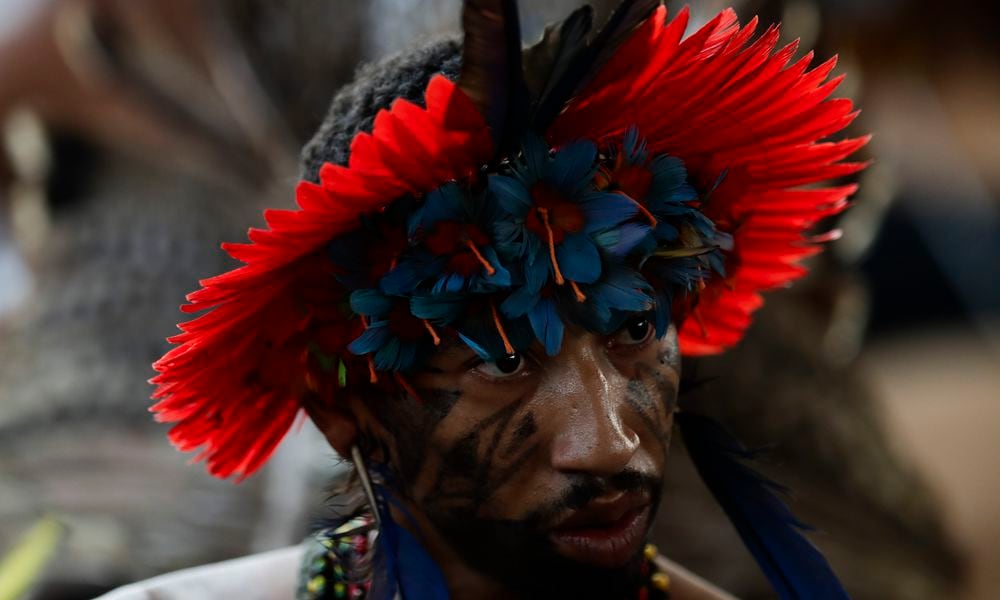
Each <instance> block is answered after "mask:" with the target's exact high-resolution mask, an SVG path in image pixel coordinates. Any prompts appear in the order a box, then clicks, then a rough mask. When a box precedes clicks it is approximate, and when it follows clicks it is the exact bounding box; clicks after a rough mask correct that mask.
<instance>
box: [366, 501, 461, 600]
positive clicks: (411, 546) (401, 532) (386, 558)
mask: <svg viewBox="0 0 1000 600" xmlns="http://www.w3.org/2000/svg"><path fill="white" fill-rule="evenodd" d="M373 487H374V490H375V497H376V506H375V507H373V509H374V510H377V511H378V514H379V519H378V521H379V533H378V538H376V542H375V544H376V547H375V559H374V561H373V564H372V586H371V589H370V590H369V596H368V597H369V598H371V599H372V600H396V599H397V598H402V600H424V599H427V600H448V597H449V596H448V585H447V584H446V583H445V579H444V574H443V573H441V569H440V568H439V567H438V566H437V563H435V562H434V559H432V558H431V556H430V554H428V553H427V550H425V549H424V547H423V546H422V545H421V544H420V542H419V541H417V539H416V538H415V537H414V536H413V534H411V533H410V532H409V531H407V530H406V528H404V527H401V526H400V525H399V524H398V523H396V522H395V521H394V520H393V519H392V514H391V513H390V511H389V508H388V507H389V503H393V505H394V506H397V508H399V509H400V512H401V513H402V514H406V510H405V508H404V507H402V506H401V505H399V504H398V503H396V502H395V501H394V500H393V499H392V495H391V492H389V491H388V490H387V489H386V488H385V487H384V486H382V485H379V484H374V485H373Z"/></svg>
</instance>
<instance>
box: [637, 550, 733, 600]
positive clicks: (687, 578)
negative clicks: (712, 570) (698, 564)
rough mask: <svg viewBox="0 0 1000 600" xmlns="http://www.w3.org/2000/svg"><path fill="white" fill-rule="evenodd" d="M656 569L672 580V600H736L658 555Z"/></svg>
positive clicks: (654, 559)
mask: <svg viewBox="0 0 1000 600" xmlns="http://www.w3.org/2000/svg"><path fill="white" fill-rule="evenodd" d="M653 562H654V563H655V564H656V567H657V568H658V569H659V570H660V572H662V573H666V574H667V576H668V577H669V578H670V598H671V600H736V597H735V596H733V595H732V594H730V593H729V592H726V591H725V590H722V589H721V588H719V587H716V586H714V585H712V584H711V583H709V582H708V581H705V580H704V579H702V578H701V577H699V576H698V575H695V574H694V573H692V572H691V571H688V570H687V569H685V568H684V567H682V566H680V565H679V564H677V563H675V562H673V561H671V560H669V559H667V558H666V557H665V556H662V555H659V554H657V555H656V556H655V557H654V558H653Z"/></svg>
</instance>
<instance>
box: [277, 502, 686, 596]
mask: <svg viewBox="0 0 1000 600" xmlns="http://www.w3.org/2000/svg"><path fill="white" fill-rule="evenodd" d="M377 533H378V532H377V529H376V528H375V527H374V519H372V517H371V516H370V515H368V514H364V515H360V516H358V517H355V518H353V519H350V520H348V521H346V522H344V523H343V524H341V525H339V526H336V527H328V528H326V529H322V530H320V531H319V532H317V533H316V534H314V535H313V536H312V537H311V538H310V540H309V542H307V543H308V547H307V549H306V553H305V557H304V558H303V561H302V571H301V573H300V576H299V587H298V590H297V592H296V595H295V597H296V600H330V599H335V600H341V599H346V600H364V599H365V598H367V596H368V591H369V588H370V587H371V578H370V574H371V565H372V554H373V553H372V552H371V550H372V549H373V548H374V542H375V536H376V535H377ZM656 555H657V551H656V547H655V546H653V545H652V544H647V545H646V547H645V548H644V549H643V560H642V566H641V567H640V569H641V574H642V578H643V580H644V583H643V585H642V587H640V588H639V593H638V596H637V600H669V598H670V594H669V592H668V590H669V588H670V577H669V576H668V575H667V574H666V573H665V572H663V571H661V570H660V569H659V568H657V566H656V562H655V558H656Z"/></svg>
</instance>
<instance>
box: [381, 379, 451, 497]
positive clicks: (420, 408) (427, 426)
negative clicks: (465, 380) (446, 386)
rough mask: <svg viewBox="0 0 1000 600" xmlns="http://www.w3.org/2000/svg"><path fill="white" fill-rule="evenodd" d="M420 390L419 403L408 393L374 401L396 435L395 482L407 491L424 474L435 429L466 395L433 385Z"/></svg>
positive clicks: (383, 422) (386, 426)
mask: <svg viewBox="0 0 1000 600" xmlns="http://www.w3.org/2000/svg"><path fill="white" fill-rule="evenodd" d="M419 393H420V397H421V399H422V402H419V403H418V402H415V401H414V400H412V399H411V398H408V397H406V396H398V397H381V398H378V399H375V400H374V401H373V405H374V410H375V412H376V414H379V415H384V416H383V417H382V418H381V419H380V420H381V423H382V425H383V427H385V428H386V430H387V431H388V432H389V433H390V435H392V437H393V443H394V446H395V450H396V452H395V454H393V455H391V462H392V463H393V464H394V466H395V469H394V471H395V473H394V474H395V476H396V480H395V482H394V483H395V484H396V487H397V488H401V491H407V492H408V490H409V487H410V486H411V485H412V484H413V482H414V481H416V477H417V475H418V474H419V473H420V469H421V467H422V466H423V463H424V457H425V456H426V455H427V446H428V444H429V443H430V439H431V437H432V436H433V434H434V430H435V429H437V427H438V425H440V424H441V421H443V420H444V419H445V417H447V416H448V414H449V413H450V412H451V410H452V409H453V408H454V407H455V404H456V403H457V402H458V400H459V399H460V398H461V396H462V393H461V391H459V390H442V389H433V388H421V389H420V390H419ZM385 456H386V457H387V458H388V457H389V456H390V455H388V454H386V455H385Z"/></svg>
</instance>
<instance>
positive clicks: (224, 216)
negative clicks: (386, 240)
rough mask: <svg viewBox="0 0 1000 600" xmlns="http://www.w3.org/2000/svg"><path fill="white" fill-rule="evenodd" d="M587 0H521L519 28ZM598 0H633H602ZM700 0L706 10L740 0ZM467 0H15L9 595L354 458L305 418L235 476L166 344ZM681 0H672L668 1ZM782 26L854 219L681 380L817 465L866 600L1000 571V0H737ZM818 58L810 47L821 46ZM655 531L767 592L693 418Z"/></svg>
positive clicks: (6, 206) (833, 526) (191, 554)
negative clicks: (829, 86)
mask: <svg viewBox="0 0 1000 600" xmlns="http://www.w3.org/2000/svg"><path fill="white" fill-rule="evenodd" d="M579 3H580V2H579V1H578V0H552V1H549V2H546V3H530V4H529V3H526V2H525V3H522V4H523V5H524V6H523V7H522V8H523V11H524V13H525V14H524V15H523V23H522V26H523V29H524V32H525V39H533V38H534V37H536V36H537V35H539V34H540V32H541V30H542V27H543V26H544V24H545V23H546V22H550V21H552V20H555V19H558V18H560V17H562V16H564V15H565V14H568V12H569V11H570V10H571V9H572V8H575V7H576V6H577V5H578V4H579ZM592 4H594V5H595V6H596V7H597V8H598V10H599V13H603V14H606V13H607V12H608V11H609V10H610V8H611V7H612V6H613V5H614V4H615V2H614V1H613V0H599V1H597V2H592ZM728 4H729V3H725V4H724V3H721V2H715V1H698V0H694V2H693V3H692V4H691V7H692V9H693V11H694V15H695V25H699V24H701V23H704V22H705V21H707V20H708V19H709V18H711V17H712V16H714V14H715V13H716V12H717V11H718V10H720V9H721V8H723V7H724V6H726V5H728ZM459 5H460V2H459V0H371V1H369V2H356V1H353V0H217V1H215V2H197V1H195V0H0V600H12V599H14V598H21V597H25V598H34V599H43V600H56V599H65V600H69V599H77V598H92V597H93V596H95V595H98V594H100V593H101V592H102V591H105V590H107V589H110V588H112V587H115V586H117V585H120V584H122V583H126V582H129V581H133V580H136V579H141V578H145V577H149V576H152V575H156V574H158V573H163V572H166V571H170V570H175V569H178V568H183V567H186V566H191V565H195V564H201V563H205V562H211V561H217V560H222V559H225V558H230V557H234V556H239V555H242V554H246V553H250V552H256V551H261V550H266V549H270V548H275V547H279V546H283V545H287V544H291V543H295V542H297V541H298V540H300V539H301V538H302V537H303V536H304V535H305V534H306V533H307V532H308V530H309V526H310V523H311V522H312V521H313V520H315V519H316V518H319V517H321V516H323V514H324V512H323V503H324V501H325V500H326V497H325V491H324V490H325V486H326V485H327V482H328V481H329V478H330V476H331V473H332V472H334V471H335V470H336V468H337V467H336V458H335V457H334V456H333V455H332V453H330V452H329V451H328V450H326V449H325V447H324V444H323V442H321V441H320V440H319V437H318V435H317V434H316V432H315V431H313V430H312V429H311V428H310V427H309V426H308V425H304V426H303V427H302V428H301V431H299V432H298V433H297V434H294V435H292V436H290V437H289V439H288V440H286V442H285V443H284V444H283V446H282V448H281V449H280V450H279V452H278V454H277V455H276V456H275V458H274V459H273V460H272V461H271V464H270V465H269V466H268V467H267V468H266V469H265V470H264V471H263V472H262V473H260V474H259V475H257V476H255V477H254V478H252V479H250V480H248V481H247V482H244V483H242V484H240V485H233V484H232V483H228V482H220V481H215V480H213V479H212V478H210V477H209V476H208V475H206V474H205V473H204V472H203V469H202V468H201V467H190V466H187V465H186V464H185V459H184V457H182V456H181V455H179V454H177V453H176V452H175V451H174V450H173V449H172V448H170V447H169V445H168V443H167V441H166V438H165V436H164V434H165V431H166V428H165V427H163V426H159V425H156V424H154V423H153V422H152V419H151V417H150V415H149V413H148V412H147V407H148V405H149V403H150V402H149V400H148V397H149V394H150V391H151V389H150V387H149V386H148V384H147V383H146V380H147V379H148V378H149V377H150V376H152V371H151V369H150V367H149V365H150V363H152V362H153V361H154V360H155V359H156V358H158V357H159V356H160V355H161V354H162V353H163V352H164V351H165V350H166V349H167V347H168V346H167V344H166V342H165V341H164V338H165V337H166V336H168V335H171V334H172V333H173V332H174V331H176V330H175V329H174V324H175V323H176V322H177V321H179V320H181V314H180V313H179V312H178V311H177V306H178V305H179V304H180V303H181V302H182V301H183V297H184V294H185V293H187V292H189V291H191V290H193V289H194V288H195V287H196V282H197V280H198V279H199V278H203V277H206V276H209V275H213V274H216V273H219V272H221V271H224V270H227V269H228V268H230V267H231V266H233V265H232V263H231V261H230V260H229V259H228V258H227V257H226V256H225V255H224V254H223V253H222V252H221V250H219V248H218V244H219V242H220V241H223V240H233V241H238V240H242V239H243V237H244V234H245V231H246V228H247V227H248V226H250V225H259V224H260V223H261V222H262V219H261V217H260V210H261V209H262V208H263V207H266V206H286V207H290V206H292V205H293V197H292V189H293V186H294V184H295V181H296V179H297V160H298V151H299V148H300V147H301V145H302V144H303V143H304V142H305V141H306V140H307V139H308V137H309V136H310V135H311V134H312V132H313V131H314V130H315V128H316V127H317V125H318V124H319V122H320V121H321V120H322V118H323V116H324V114H325V111H326V107H327V104H328V102H329V100H330V98H331V97H332V95H333V93H334V92H335V90H336V89H337V88H338V87H339V86H340V85H342V84H343V83H345V82H346V81H348V80H349V78H350V77H351V75H352V73H353V72H354V70H355V68H356V66H357V65H358V64H359V62H362V61H370V60H373V59H377V58H378V57H381V56H385V55H387V54H390V53H393V52H398V51H400V50H403V49H405V48H406V47H407V46H409V45H413V44H418V43H420V41H421V40H427V39H429V38H430V37H432V36H435V35H441V34H444V33H447V32H453V31H456V30H457V27H458V15H459ZM679 6H680V5H679V4H671V5H670V8H671V10H672V12H676V10H677V9H678V8H679ZM735 8H736V9H737V11H738V13H739V14H740V15H741V20H742V21H744V22H745V21H747V20H749V18H750V17H751V16H752V15H753V14H759V15H760V16H761V18H762V21H763V22H764V23H770V22H775V21H783V22H784V32H785V34H784V37H785V41H791V39H793V38H794V37H801V38H802V48H804V49H806V50H808V49H810V48H815V49H816V51H817V58H818V60H817V61H816V62H817V63H818V62H819V61H821V60H823V59H826V58H828V57H829V56H832V55H833V54H834V53H839V54H840V65H839V66H838V69H837V71H836V72H837V73H841V72H846V73H848V78H847V80H846V82H845V83H844V84H843V85H842V87H841V88H840V90H839V93H838V95H842V96H849V97H852V98H854V99H855V100H856V101H857V103H858V104H859V105H860V106H861V107H862V108H863V109H864V112H863V113H862V115H861V118H860V119H859V121H858V122H856V124H855V125H853V126H852V131H850V132H849V133H850V134H851V135H852V136H853V135H858V134H862V133H865V132H872V133H874V134H875V137H874V140H873V141H872V143H871V144H870V145H869V146H868V148H866V150H865V151H864V152H865V153H866V156H865V157H864V158H869V157H872V158H874V159H875V163H874V165H873V166H872V167H871V168H869V169H868V170H867V171H865V172H864V173H863V174H862V176H861V185H862V187H861V192H860V193H859V194H858V195H857V197H856V198H855V205H854V207H853V208H852V209H851V210H850V211H849V212H848V213H847V214H846V215H845V216H844V217H842V218H841V219H839V222H838V223H832V224H831V225H837V226H839V227H842V228H843V229H844V230H845V235H844V237H843V238H842V239H840V240H839V241H837V242H835V243H834V244H832V246H831V248H830V251H829V252H827V253H825V254H824V255H823V256H822V257H820V258H819V259H817V260H816V262H815V264H814V265H813V272H812V274H811V275H810V276H809V278H808V279H807V280H805V281H803V282H802V283H801V285H797V286H796V287H794V288H792V289H790V290H783V291H781V292H777V293H774V294H772V295H771V298H770V299H769V302H768V305H767V306H766V307H765V309H763V310H762V311H761V312H760V313H759V316H758V319H757V321H756V323H755V326H754V327H753V329H752V330H751V332H750V333H749V335H748V338H747V340H746V341H745V342H744V343H743V344H741V346H740V347H739V348H738V349H737V350H736V351H734V352H732V353H730V354H728V355H726V356H724V357H719V358H713V359H707V360H701V361H689V362H688V363H686V364H685V370H686V372H687V373H689V374H693V376H694V377H695V378H696V379H697V380H698V381H701V382H703V384H702V385H700V386H698V388H697V389H696V390H695V391H693V392H692V393H691V394H690V395H689V396H688V397H687V398H685V399H684V401H685V402H688V403H690V404H691V405H692V406H696V407H698V409H699V410H702V411H704V412H709V413H712V414H714V415H716V416H717V417H718V418H720V419H722V420H723V421H724V422H725V423H726V424H727V425H728V426H729V427H730V428H732V429H733V430H734V431H735V432H736V433H738V434H739V435H740V436H741V437H742V438H743V439H744V440H745V441H746V442H747V443H749V444H751V445H767V446H768V447H769V452H768V453H767V455H766V456H765V457H764V458H763V468H764V470H765V471H766V472H767V473H768V474H769V475H772V476H773V477H775V478H776V479H778V480H779V481H781V482H783V483H786V484H788V485H789V486H790V487H791V488H792V490H793V492H794V493H793V498H792V503H793V507H794V509H795V510H796V512H797V513H799V514H800V515H801V516H802V517H803V518H804V520H806V521H807V522H809V523H810V524H812V525H814V526H815V527H816V528H817V530H818V531H817V533H816V534H815V535H814V536H813V539H814V540H815V541H816V542H817V544H819V545H820V546H821V547H822V548H823V549H824V550H825V551H826V552H827V554H828V556H829V557H830V560H831V562H832V563H833V565H834V567H835V569H836V570H837V571H838V572H839V573H840V574H841V576H842V578H843V579H844V581H845V583H846V585H847V587H848V589H849V590H850V591H851V593H852V594H853V596H854V597H856V598H880V599H885V598H899V599H904V598H905V599H911V598H912V599H921V598H928V599H930V598H935V599H938V598H964V599H968V600H987V599H992V598H995V597H997V593H996V591H995V590H997V589H1000V570H998V569H997V568H996V567H997V566H1000V503H997V502H996V501H995V499H994V498H995V496H996V495H997V494H1000V266H998V264H1000V194H998V192H1000V111H998V109H997V106H1000V61H998V60H997V59H998V57H1000V48H998V45H1000V41H998V38H997V36H996V35H995V34H996V30H995V26H996V23H997V22H998V21H997V15H996V14H995V13H994V12H993V11H995V10H996V9H995V8H994V7H993V5H992V3H988V2H985V1H984V0H980V1H978V2H977V1H974V0H958V1H956V2H952V3H949V4H948V5H947V6H945V5H941V4H938V3H935V4H931V3H930V2H928V1H926V0H916V1H914V0H911V1H909V2H906V3H904V2H902V1H900V0H866V1H861V0H746V1H736V2H735ZM800 54H804V51H800ZM668 487H669V489H668V492H667V494H666V495H665V500H664V503H663V506H662V507H661V513H660V514H661V517H660V519H659V520H658V522H657V525H656V528H655V530H654V538H655V541H656V542H657V543H658V545H659V546H660V547H661V549H663V550H664V551H665V552H666V553H667V554H668V556H670V557H671V558H674V559H675V560H678V561H679V562H681V563H682V564H685V565H687V566H689V567H690V568H692V569H693V570H695V571H696V572H698V573H701V574H703V575H705V576H706V577H708V578H709V579H711V580H713V581H716V582H718V583H719V584H720V585H722V586H723V587H725V588H727V589H728V590H730V591H732V592H734V593H736V594H737V595H739V596H740V597H744V598H768V597H771V595H770V592H769V591H768V590H769V588H768V587H767V585H766V583H765V582H764V580H763V578H762V577H761V576H760V575H759V574H758V573H757V570H756V567H755V566H754V565H753V564H752V562H751V560H750V558H749V556H748V555H747V554H746V552H745V551H744V550H742V547H741V545H740V544H739V542H738V539H737V538H736V536H735V534H734V533H733V532H732V531H731V529H730V528H729V526H728V524H727V523H726V521H725V518H724V516H723V515H722V514H721V511H719V510H718V509H716V508H715V507H714V504H713V503H712V501H711V500H710V498H709V497H708V494H707V492H705V491H704V490H703V489H702V487H701V486H700V484H699V483H698V482H697V481H696V477H695V475H694V474H693V470H692V467H691V466H690V464H689V463H688V462H687V460H686V457H685V456H684V454H683V450H682V448H680V444H678V445H677V451H676V452H675V453H674V456H673V458H672V461H671V465H670V473H669V477H668Z"/></svg>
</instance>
